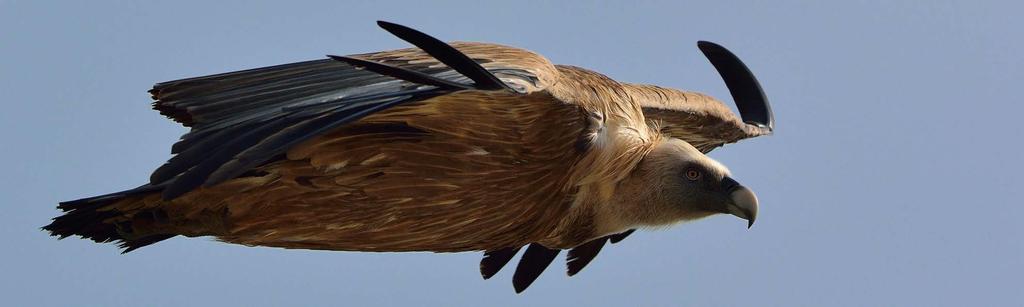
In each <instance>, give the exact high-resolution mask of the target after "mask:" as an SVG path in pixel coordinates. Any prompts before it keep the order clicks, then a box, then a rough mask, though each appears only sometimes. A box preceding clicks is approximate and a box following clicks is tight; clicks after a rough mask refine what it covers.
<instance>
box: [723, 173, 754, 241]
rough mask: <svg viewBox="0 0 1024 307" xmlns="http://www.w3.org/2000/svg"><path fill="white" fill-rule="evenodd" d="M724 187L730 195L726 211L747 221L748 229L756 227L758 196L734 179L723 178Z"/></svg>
mask: <svg viewBox="0 0 1024 307" xmlns="http://www.w3.org/2000/svg"><path fill="white" fill-rule="evenodd" d="M722 187H723V188H724V190H725V191H726V193H728V194H729V197H728V199H727V201H726V210H727V211H728V213H729V214H732V215H735V216H737V217H739V218H741V219H744V220H747V228H750V227H751V226H754V220H755V219H757V195H754V191H751V190H750V189H748V188H747V187H744V186H742V185H740V184H739V182H736V180H733V179H732V178H729V177H725V178H722Z"/></svg>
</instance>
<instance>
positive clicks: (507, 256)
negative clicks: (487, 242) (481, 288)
mask: <svg viewBox="0 0 1024 307" xmlns="http://www.w3.org/2000/svg"><path fill="white" fill-rule="evenodd" d="M521 248H522V247H516V248H511V247H506V248H502V249H499V250H493V251H488V252H485V253H484V258H483V259H480V275H481V276H483V278H484V279H488V278H491V277H492V276H494V274H498V271H501V268H503V267H505V265H506V264H508V262H509V260H512V257H515V256H516V253H518V252H519V249H521Z"/></svg>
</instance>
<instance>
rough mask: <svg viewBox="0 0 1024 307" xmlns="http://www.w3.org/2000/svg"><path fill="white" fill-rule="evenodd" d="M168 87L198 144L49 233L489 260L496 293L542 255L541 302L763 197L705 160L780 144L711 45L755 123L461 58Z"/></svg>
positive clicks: (513, 56)
mask: <svg viewBox="0 0 1024 307" xmlns="http://www.w3.org/2000/svg"><path fill="white" fill-rule="evenodd" d="M378 25H379V26H380V27H381V28H383V29H384V30H386V31H388V32H390V33H391V34H393V35H395V36H397V37H398V38H401V39H402V40H405V41H406V42H409V43H411V44H412V45H414V46H415V47H416V48H408V49H398V50H391V51H381V52H374V53H365V54H356V55H349V56H333V55H331V56H328V58H326V59H321V60H312V61H305V62H298V63H291V64H284V65H278V66H270V67H264V68H256V69H250V70H243V71H237V72H229V73H223V74H217V75H211V76H204V77H196V78H188V79H182V80H176V81H169V82H164V83H159V84H156V85H155V86H154V87H153V89H152V90H150V91H149V92H150V93H151V94H152V97H153V99H154V102H153V108H154V109H155V110H157V111H159V112H160V113H161V114H163V115H165V116H167V117H168V118H170V119H172V120H174V121H176V122H179V123H181V124H182V125H184V126H186V127H188V128H190V131H189V132H187V133H186V134H184V135H183V136H182V137H181V139H180V140H179V141H178V142H177V143H175V144H174V145H173V146H172V147H171V152H172V154H173V156H172V157H171V158H170V159H169V160H168V161H167V162H166V163H165V164H163V165H162V166H160V167H158V168H157V169H156V170H155V171H153V173H152V174H151V175H150V177H149V182H148V183H145V184H143V185H141V186H139V187H137V188H134V189H130V190H126V191H121V192H116V193H111V194H106V195H102V196H96V197H89V198H84V199H79V200H73V201H67V202H62V203H60V205H59V206H58V208H59V209H60V210H62V211H63V215H61V216H58V217H56V218H54V219H53V220H52V223H50V224H49V225H47V226H44V227H43V229H44V230H45V231H48V232H49V233H50V234H51V235H53V236H57V237H59V238H61V239H63V238H66V237H69V236H72V235H77V236H81V237H82V238H85V239H91V240H93V241H96V242H100V243H103V242H117V243H118V244H119V246H120V247H121V248H123V252H125V253H127V252H129V251H132V250H135V249H138V248H140V247H144V246H147V245H150V244H153V243H156V242H159V241H162V240H166V239H169V238H172V237H175V236H179V235H181V236H187V237H200V236H212V237H215V238H216V239H217V240H219V241H223V242H228V243H234V244H243V245H248V246H270V247H281V248H295V249H316V250H336V251H372V252H405V251H431V252H466V251H478V252H483V259H482V260H481V261H480V273H481V274H482V276H483V278H484V279H488V278H490V277H492V276H494V275H495V274H496V273H497V272H498V271H499V270H501V268H502V267H503V266H505V265H506V264H507V263H508V262H509V261H510V260H511V259H512V258H513V257H514V256H515V255H516V254H517V253H518V252H519V251H520V249H523V247H525V251H524V252H523V253H522V256H521V257H520V260H519V262H518V265H517V267H516V269H515V273H514V275H513V276H512V282H513V286H514V289H515V290H516V292H521V291H523V290H525V289H526V288H527V287H528V286H529V285H530V284H531V283H533V281H534V280H535V279H536V278H537V277H538V276H539V275H540V274H541V273H542V272H543V271H544V270H545V268H546V267H547V266H548V265H549V264H551V262H552V261H553V260H554V259H555V258H556V256H557V255H558V254H559V252H560V251H561V250H568V252H567V255H568V256H567V258H566V261H567V266H568V271H567V272H568V275H570V276H572V275H574V274H576V273H579V272H580V270H582V269H583V268H584V267H585V266H586V265H587V264H588V263H590V262H591V261H592V260H593V259H594V257H595V256H596V255H597V254H598V252H599V251H600V250H601V249H602V247H604V246H605V245H606V244H607V243H612V244H614V243H617V242H619V241H621V240H623V239H625V238H626V237H628V236H629V235H630V234H632V233H633V231H634V230H635V229H639V228H645V227H658V226H665V225H670V224H676V223H679V222H684V221H692V220H696V219H701V218H704V217H708V216H711V215H715V214H719V213H725V214H731V215H735V216H737V217H740V218H742V219H745V220H747V227H748V228H749V227H750V226H751V225H753V223H754V219H755V218H756V217H757V210H758V201H757V197H756V196H755V195H754V193H753V192H751V190H750V189H748V188H746V187H744V186H742V185H740V184H739V183H738V182H737V181H736V180H735V179H733V178H732V177H731V175H730V172H729V170H728V169H727V168H726V167H725V166H723V165H722V164H720V163H718V162H716V161H715V160H712V159H711V158H709V157H708V156H706V155H705V154H707V153H708V152H709V151H711V150H712V149H714V148H716V147H719V146H722V145H724V144H728V143H733V142H736V141H739V140H742V139H746V138H751V137H756V136H761V135H768V134H771V133H772V130H773V129H774V119H773V115H772V112H771V108H770V106H769V105H768V101H767V99H766V97H765V95H764V93H763V91H762V89H761V86H760V85H759V83H758V82H757V80H756V79H755V78H754V76H753V74H752V73H751V72H750V70H749V69H748V68H747V67H746V66H745V65H744V64H743V63H742V62H741V61H740V60H739V59H738V58H737V57H736V56H735V55H734V54H733V53H731V52H730V51H728V50H726V49H725V48H724V47H722V46H720V45H717V44H715V43H711V42H706V41H700V42H698V43H697V46H698V48H699V49H700V51H701V52H703V54H704V55H705V56H706V57H707V58H708V59H709V61H710V62H711V64H712V65H713V66H714V67H715V68H716V70H717V71H718V73H719V74H720V75H721V77H722V79H723V80H724V81H725V84H726V86H727V88H728V89H729V92H730V93H731V95H732V97H733V100H734V102H735V103H736V106H737V109H738V111H739V113H740V114H739V115H740V116H736V115H734V113H733V112H732V111H731V110H730V109H729V108H728V107H727V106H726V105H724V104H723V103H722V102H721V101H719V100H716V99H715V98H712V97H710V96H708V95H705V94H700V93H696V92H689V91H681V90H675V89H669V88H664V87H659V86H654V85H644V84H632V83H624V82H618V81H615V80H612V79H610V78H608V77H606V76H604V75H602V74H600V73H597V72H594V71H590V70H587V69H584V68H580V67H574V66H567V65H555V64H552V63H551V62H549V61H548V60H547V59H546V58H544V57H542V56H540V55H538V54H536V53H533V52H531V51H527V50H524V49H519V48H513V47H508V46H502V45H496V44H489V43H474V42H453V43H445V42H443V41H440V40H438V39H436V38H433V37H431V36H429V35H427V34H424V33H422V32H420V31H417V30H414V29H411V28H408V27H405V26H402V25H398V24H394V23H388V22H383V21H381V22H378Z"/></svg>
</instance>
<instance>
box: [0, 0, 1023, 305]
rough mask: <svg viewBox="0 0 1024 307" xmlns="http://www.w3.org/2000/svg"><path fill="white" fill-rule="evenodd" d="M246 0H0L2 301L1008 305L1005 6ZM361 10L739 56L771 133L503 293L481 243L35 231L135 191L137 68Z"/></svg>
mask: <svg viewBox="0 0 1024 307" xmlns="http://www.w3.org/2000/svg"><path fill="white" fill-rule="evenodd" d="M828 2H829V3H825V2H818V1H796V2H794V1H764V2H761V1H758V2H733V1H711V3H704V4H700V3H670V2H648V1H640V2H639V3H630V4H625V3H624V2H623V3H618V4H614V3H612V4H597V3H587V2H557V3H555V1H550V3H546V2H529V1H503V2H497V3H491V4H482V3H477V2H476V1H466V2H441V3H437V4H418V3H414V2H398V1H366V2H351V3H345V2H343V1H326V2H304V3H288V4H285V3H283V2H282V3H277V4H273V3H260V2H249V1H237V2H229V1H223V2H217V3H209V2H206V1H173V2H170V1H168V2H164V3H148V4H141V3H131V2H120V3H110V2H102V3H100V2H84V1H79V2H71V1H67V2H44V1H3V0H0V29H3V31H0V93H2V94H3V95H2V96H0V97H2V99H0V105H2V106H3V110H2V111H0V140H2V144H3V148H2V150H0V161H4V163H3V164H4V166H3V175H2V176H0V206H2V208H3V209H4V210H3V214H2V215H0V230H2V231H3V236H0V239H2V240H3V242H2V244H3V246H4V248H3V252H2V253H0V259H2V261H0V272H3V273H2V274H0V305H5V306H29V305H35V306H172V305H236V306H242V305H245V306H261V305H262V306H275V305H277V306H281V305H311V306H312V305H334V306H337V305H349V306H360V305H371V304H372V305H377V304H382V305H424V304H425V305H444V306H480V305H484V304H486V305H508V306H516V305H521V306H536V305H563V306H564V305H578V306H591V305H607V306H623V305H631V304H635V303H639V304H641V305H648V306H679V305H690V306H693V305H696V306H712V305H718V306H730V305H732V306H866V305H867V306H1012V305H1017V306H1019V305H1022V304H1024V291H1022V290H1024V288H1022V286H1021V285H1022V282H1021V278H1020V276H1022V275H1024V240H1022V238H1021V237H1022V236H1021V235H1022V234H1024V231H1022V230H1021V227H1020V226H1019V225H1018V224H1019V223H1020V220H1021V219H1022V216H1024V209H1022V206H1021V205H1022V202H1021V198H1022V196H1024V192H1022V191H1024V189H1022V187H1021V186H1022V183H1024V180H1022V179H1021V177H1020V175H1019V173H1020V172H1021V171H1022V170H1024V168H1022V166H1024V164H1022V162H1021V158H1020V156H1021V153H1020V152H1021V149H1022V148H1024V147H1022V145H1021V141H1022V139H1024V136H1022V133H1024V129H1022V128H1021V124H1020V120H1021V114H1024V107H1022V104H1024V101H1022V99H1021V95H1020V93H1021V90H1020V88H1021V81H1022V80H1024V61H1022V58H1024V56H1022V54H1024V40H1022V39H1021V37H1024V35H1022V33H1021V32H1022V29H1024V21H1022V20H1024V19H1021V18H1020V12H1021V10H1022V9H1024V7H1022V6H1021V5H1020V4H1019V2H1011V1H1007V2H982V1H958V2H949V1H919V2H918V1H914V2H901V1H828ZM377 19H384V20H390V21H394V22H398V23H402V24H406V25H409V26H412V27H414V28H417V29H420V30H423V31H425V32H427V33H429V34H432V35H435V36H437V37H439V38H442V39H445V40H469V41H487V42H497V43H503V44H507V45H512V46H518V47H523V48H527V49H531V50H534V51H537V52H539V53H541V54H543V55H545V56H547V57H548V58H549V59H551V60H552V61H553V62H555V63H561V64H573V65H578V66H583V67H587V68H590V69H593V70H596V71H599V72H602V73H605V74H607V75H609V76H611V77H612V78H615V79H618V80H622V81H629V82H640V83H652V84H659V85H663V86H669V87H675V88H681V89H691V90H698V91H702V92H705V93H709V94H712V95H714V96H717V97H720V98H723V100H727V101H731V99H729V96H728V91H727V90H726V88H725V86H724V84H723V83H722V81H721V79H720V78H719V77H718V75H717V74H716V73H715V71H714V70H713V68H712V67H711V65H710V64H708V63H707V62H706V60H705V59H704V58H703V57H702V56H701V54H700V53H699V52H698V51H697V49H696V46H695V42H696V41H697V40H700V39H704V40H711V41H715V42H718V43H721V44H723V45H725V46H727V47H729V48H730V49H732V50H733V51H734V52H736V53H737V54H738V55H739V56H740V57H741V58H742V59H743V60H744V61H746V62H747V64H748V65H749V66H750V68H751V69H752V70H753V71H754V72H755V73H756V75H757V77H758V78H759V79H760V80H761V82H762V85H763V86H764V88H765V91H766V92H767V93H768V95H769V97H770V99H771V102H772V103H773V108H774V109H775V112H776V119H777V121H778V129H777V131H776V135H774V136H771V137H764V138H758V139H754V140H749V141H745V142H742V143H740V144H734V145H729V146H726V147H724V148H722V149H719V150H716V151H715V152H713V153H712V156H713V157H714V158H716V159H719V160H720V161H722V162H723V163H725V164H726V165H728V166H729V167H730V168H731V169H732V170H733V173H734V174H735V177H736V178H738V179H739V180H740V181H741V182H743V183H744V184H745V185H747V186H750V187H752V188H753V189H754V190H755V191H757V192H758V194H759V196H760V198H761V201H762V207H761V213H760V216H759V218H758V223H757V225H755V227H754V228H753V229H750V230H747V229H745V227H744V226H745V225H744V222H743V221H741V220H739V219H736V218H733V217H729V216H719V217H713V218H709V219H706V220H702V221H698V222H695V223H691V224H686V225H681V226H677V227H673V228H670V229H665V230H657V231H645V232H640V233H637V234H634V235H633V236H632V237H630V238H629V239H628V240H626V241H624V242H623V243H621V244H618V245H614V246H610V248H606V249H605V250H604V251H602V254H601V256H600V257H598V258H597V260H596V261H595V262H594V263H592V264H591V265H590V266H589V267H588V268H587V269H586V270H584V271H583V272H582V273H581V274H580V275H577V276H575V277H572V278H568V277H566V276H565V274H564V267H563V265H562V264H561V259H560V260H559V263H556V264H554V265H553V266H552V267H551V268H549V270H548V272H546V273H545V274H544V275H543V276H541V278H540V279H539V280H538V281H537V282H536V283H535V284H534V285H533V286H532V287H531V288H530V289H529V290H527V291H526V292H525V293H524V294H522V295H515V294H514V293H513V291H512V286H511V281H510V280H511V270H508V268H506V271H504V272H502V273H500V274H499V275H498V276H496V277H495V278H494V279H492V280H488V281H481V280H480V277H479V273H478V271H477V262H478V260H479V257H480V254H479V253H461V254H432V253H406V254H397V253H353V252H324V251H304V250H284V249H273V248H251V247H243V246H237V245H228V244H222V243H217V242H214V241H212V240H210V239H208V238H193V239H185V238H175V239H172V240H169V241H166V242H163V243H160V244H157V245H154V246H151V247H147V248H144V249H141V250H139V251H137V252H133V253H131V254H128V255H119V254H118V250H117V249H116V248H114V246H112V245H100V244H95V243H92V242H90V241H84V240H79V239H68V240H64V241H56V240H54V239H52V238H50V237H48V236H47V235H46V234H45V233H43V232H41V231H39V230H38V227H40V226H42V225H44V224H46V223H47V222H48V221H49V219H50V218H51V217H53V216H55V215H57V214H58V211H56V210H55V209H54V206H55V205H56V204H57V202H58V201H61V200H70V199H76V198H80V197H85V196H92V195H97V194H103V193H106V192H111V191H115V190H121V189H125V188H130V187H134V186H136V185H138V184H141V183H143V182H144V181H145V180H147V178H148V176H149V173H150V172H151V171H152V170H153V169H154V168H155V167H157V166H159V165H160V164H161V163H162V162H163V161H165V160H166V159H167V158H169V156H170V155H169V150H170V145H171V144H172V143H173V142H174V141H175V140H176V139H177V138H178V136H179V135H180V134H182V133H183V132H185V129H184V128H183V127H181V126H179V125H177V124H174V123H172V122H170V121H168V120H166V119H164V118H163V117H162V116H160V115H159V114H157V112H155V111H152V110H150V109H149V102H150V99H149V96H148V94H147V93H146V90H148V89H149V88H150V87H151V86H152V85H153V84H154V83H156V82H161V81H167V80H172V79H178V78H183V77H192V76H200V75H206V74H212V73H219V72H226V71H232V70H239V69H246V68H254V67H260V66H266V65H272V64H280V63H287V62H294V61H300V60H307V59H317V58H321V57H322V56H323V55H324V54H328V53H331V54H351V53H362V52H370V51H377V50H384V49H394V48H402V47H406V46H407V45H406V43H404V42H402V41H400V40H398V39H397V38H394V37H392V36H390V35H389V34H387V33H386V32H384V31H382V30H379V29H378V28H377V27H376V26H375V25H374V23H373V21H375V20H377Z"/></svg>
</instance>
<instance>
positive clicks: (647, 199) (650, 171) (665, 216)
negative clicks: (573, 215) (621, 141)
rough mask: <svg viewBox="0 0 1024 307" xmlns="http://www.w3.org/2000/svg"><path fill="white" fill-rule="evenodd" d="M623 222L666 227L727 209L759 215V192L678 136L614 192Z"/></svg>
mask: <svg viewBox="0 0 1024 307" xmlns="http://www.w3.org/2000/svg"><path fill="white" fill-rule="evenodd" d="M615 198H616V200H615V201H616V202H617V203H619V204H620V205H622V207H621V208H622V209H623V211H622V212H620V214H622V215H624V216H623V217H624V218H626V219H627V220H626V221H623V222H625V223H626V224H631V225H625V226H632V227H635V226H662V225H670V224H673V223H677V222H680V221H686V220H694V219H699V218H703V217H707V216H710V215H714V214H718V213H728V214H732V215H735V216H737V217H740V218H742V219H745V220H747V221H748V224H747V227H748V228H749V227H750V226H752V225H753V224H754V219H755V218H757V196H756V195H754V192H752V191H751V190H750V189H748V188H746V187H744V186H742V185H740V184H739V182H736V180H734V179H732V177H730V173H729V170H728V169H727V168H725V166H723V165H722V164H721V163H718V161H715V160H712V159H711V158H709V157H708V156H706V155H704V154H703V153H701V152H700V151H699V150H697V149H696V148H694V147H693V146H691V145H690V144H689V143H686V142H684V141H682V140H679V139H667V140H665V141H663V142H660V144H658V145H656V146H655V147H654V148H653V150H651V152H650V153H649V154H647V156H645V157H644V158H643V160H641V161H640V163H639V164H638V165H637V167H636V168H635V169H634V171H633V172H632V173H631V174H630V176H629V177H627V178H625V179H624V180H623V181H622V182H621V184H620V185H619V188H618V189H616V193H615Z"/></svg>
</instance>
